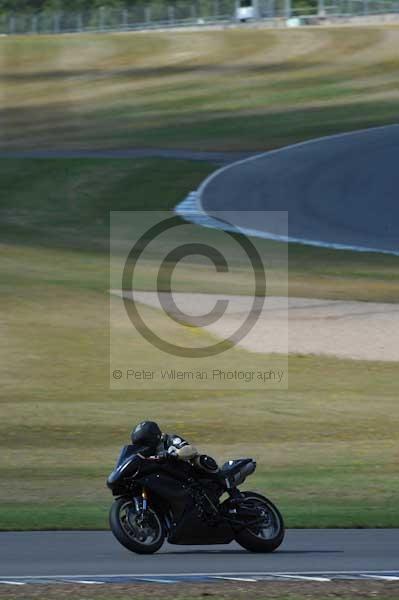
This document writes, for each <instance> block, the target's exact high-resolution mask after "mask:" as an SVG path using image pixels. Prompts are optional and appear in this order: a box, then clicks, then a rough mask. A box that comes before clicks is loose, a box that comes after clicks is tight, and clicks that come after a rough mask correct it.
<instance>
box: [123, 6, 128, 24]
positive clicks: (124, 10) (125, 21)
mask: <svg viewBox="0 0 399 600" xmlns="http://www.w3.org/2000/svg"><path fill="white" fill-rule="evenodd" d="M127 24H128V12H127V10H126V8H124V9H123V11H122V29H127Z"/></svg>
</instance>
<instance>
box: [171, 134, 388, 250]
mask: <svg viewBox="0 0 399 600" xmlns="http://www.w3.org/2000/svg"><path fill="white" fill-rule="evenodd" d="M391 127H399V124H398V123H392V124H390V125H380V126H377V127H367V128H365V129H357V130H354V131H346V132H344V133H336V134H334V135H327V136H322V137H318V138H314V139H311V140H305V141H304V142H299V143H297V144H290V145H289V146H283V147H282V148H277V149H276V150H269V151H268V152H260V153H259V154H254V155H253V156H249V157H247V158H243V159H241V160H238V161H236V162H233V163H229V164H228V165H225V166H224V167H221V168H220V169H217V170H216V171H215V172H214V173H211V175H209V177H207V178H206V179H205V180H204V181H203V182H202V183H201V185H200V187H199V188H198V190H196V192H194V194H196V204H197V212H198V213H200V214H203V215H204V216H205V217H207V218H208V219H209V220H210V221H212V217H211V216H210V215H208V213H207V212H206V211H205V209H204V207H203V204H202V200H201V196H202V194H203V192H204V190H205V188H206V186H207V185H208V184H210V183H211V181H212V180H213V179H214V178H215V177H217V176H218V175H220V174H221V173H223V172H225V171H227V170H228V169H232V168H234V167H236V166H238V165H242V164H244V163H248V162H253V161H255V160H259V159H262V158H264V157H265V156H272V155H275V154H281V153H282V152H285V151H286V150H291V149H292V148H300V147H302V146H309V145H311V144H316V143H317V142H324V141H328V140H334V139H340V138H345V137H349V136H357V135H361V134H364V133H368V132H372V131H377V130H383V129H386V128H391ZM184 202H185V201H184V200H183V202H181V203H180V204H179V205H178V206H177V207H176V208H175V212H176V213H177V214H180V215H183V211H182V210H181V209H180V211H179V207H181V205H182V204H183V203H184ZM181 208H182V207H181ZM187 220H190V219H189V218H188V216H187ZM219 229H223V228H222V227H220V226H219ZM235 229H236V230H237V231H238V232H241V233H243V234H244V235H248V236H251V235H252V236H257V237H260V238H263V239H269V240H275V241H280V242H286V243H292V242H294V243H298V244H305V245H307V246H316V247H318V248H332V249H335V250H351V251H354V252H373V253H375V252H377V253H381V254H391V255H394V256H399V251H397V250H384V249H381V248H368V247H364V246H357V245H351V244H340V243H334V242H324V241H323V240H312V239H307V238H296V237H290V236H280V235H275V234H273V233H270V232H267V231H257V230H249V229H245V228H243V227H236V228H235Z"/></svg>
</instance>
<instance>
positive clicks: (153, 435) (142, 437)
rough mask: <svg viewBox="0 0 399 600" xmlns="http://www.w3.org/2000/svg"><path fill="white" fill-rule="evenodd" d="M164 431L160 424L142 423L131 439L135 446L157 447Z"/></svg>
mask: <svg viewBox="0 0 399 600" xmlns="http://www.w3.org/2000/svg"><path fill="white" fill-rule="evenodd" d="M161 436H162V431H161V430H160V429H159V426H158V423H155V422H154V421H142V422H141V423H139V424H138V425H136V427H135V428H134V429H133V431H132V435H131V439H132V443H133V444H140V445H142V446H150V447H151V448H152V447H155V446H157V444H158V443H159V441H160V439H161Z"/></svg>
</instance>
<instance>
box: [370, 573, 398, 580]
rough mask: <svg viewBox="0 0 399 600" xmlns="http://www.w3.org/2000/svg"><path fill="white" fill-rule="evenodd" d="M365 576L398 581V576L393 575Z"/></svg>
mask: <svg viewBox="0 0 399 600" xmlns="http://www.w3.org/2000/svg"><path fill="white" fill-rule="evenodd" d="M362 575H363V573H362ZM366 577H367V578H369V579H370V578H371V579H382V580H383V581H399V577H396V576H394V575H366Z"/></svg>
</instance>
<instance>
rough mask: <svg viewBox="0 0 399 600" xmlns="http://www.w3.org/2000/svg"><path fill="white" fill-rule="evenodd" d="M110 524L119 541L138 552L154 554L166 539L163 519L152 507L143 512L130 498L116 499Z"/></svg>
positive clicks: (111, 512)
mask: <svg viewBox="0 0 399 600" xmlns="http://www.w3.org/2000/svg"><path fill="white" fill-rule="evenodd" d="M109 524H110V527H111V531H112V533H113V534H114V536H115V537H116V539H117V540H118V542H120V543H121V544H122V546H125V548H127V549H128V550H131V551H132V552H136V553H137V554H153V553H154V552H156V551H157V550H159V549H160V547H161V546H162V544H163V542H164V540H165V532H164V527H163V524H162V520H161V519H160V517H159V516H158V515H157V513H156V512H155V511H154V510H153V509H152V508H151V507H148V508H147V509H146V511H145V512H144V513H142V511H141V510H137V508H136V505H135V503H134V501H133V500H131V499H130V498H118V499H117V500H115V502H114V503H113V504H112V506H111V510H110V513H109Z"/></svg>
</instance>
